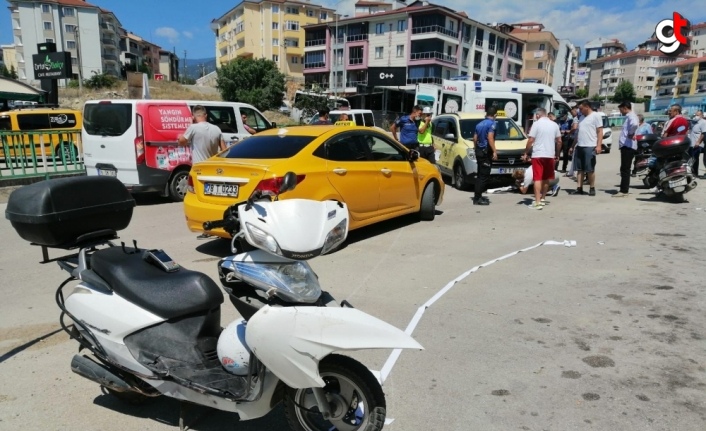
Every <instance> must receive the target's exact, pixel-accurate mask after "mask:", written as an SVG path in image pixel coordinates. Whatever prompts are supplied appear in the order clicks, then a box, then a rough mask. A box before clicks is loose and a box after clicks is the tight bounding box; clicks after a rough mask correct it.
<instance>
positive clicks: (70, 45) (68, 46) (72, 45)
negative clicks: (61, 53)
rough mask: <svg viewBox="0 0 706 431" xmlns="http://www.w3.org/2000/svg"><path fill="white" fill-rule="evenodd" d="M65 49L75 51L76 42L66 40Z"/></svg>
mask: <svg viewBox="0 0 706 431" xmlns="http://www.w3.org/2000/svg"><path fill="white" fill-rule="evenodd" d="M66 49H76V41H74V40H67V41H66Z"/></svg>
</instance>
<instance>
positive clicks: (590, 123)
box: [576, 112, 603, 147]
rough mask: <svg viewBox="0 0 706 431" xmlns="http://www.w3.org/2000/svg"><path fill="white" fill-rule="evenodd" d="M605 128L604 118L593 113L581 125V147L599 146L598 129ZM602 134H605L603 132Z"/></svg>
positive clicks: (579, 144) (579, 143)
mask: <svg viewBox="0 0 706 431" xmlns="http://www.w3.org/2000/svg"><path fill="white" fill-rule="evenodd" d="M599 128H603V117H601V115H600V114H598V113H597V112H591V113H590V114H588V115H587V116H585V117H583V120H581V122H580V123H579V134H578V143H577V144H576V145H578V146H579V147H595V146H596V145H598V129H599ZM601 133H603V132H602V131H601Z"/></svg>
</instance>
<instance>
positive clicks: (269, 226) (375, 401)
mask: <svg viewBox="0 0 706 431" xmlns="http://www.w3.org/2000/svg"><path fill="white" fill-rule="evenodd" d="M91 178H92V179H93V180H91ZM89 181H92V182H89ZM52 182H54V183H52ZM57 182H58V183H57ZM61 182H63V184H62V183H61ZM296 182H297V178H296V175H294V174H293V173H288V174H287V175H286V176H285V177H284V178H283V180H282V184H281V187H280V193H283V192H286V191H289V190H291V189H293V188H294V187H295V186H296ZM43 183H45V185H41V184H42V183H38V184H34V185H31V186H26V187H25V188H23V189H27V188H34V189H35V190H29V191H28V190H25V192H21V191H22V190H23V189H18V191H15V192H14V193H13V196H11V197H10V200H9V202H8V207H7V211H6V217H7V218H8V219H10V220H11V222H12V224H13V226H14V227H15V229H16V231H17V232H18V233H19V234H20V236H22V237H23V238H25V239H27V240H29V241H32V242H33V243H34V244H38V245H43V246H47V247H58V248H78V249H79V251H78V253H77V254H75V255H72V256H67V257H65V258H59V259H58V263H59V265H60V266H61V267H62V268H63V269H64V270H66V271H68V272H69V273H70V274H71V277H70V278H69V279H67V280H66V281H65V282H64V283H62V284H61V286H60V287H59V289H58V290H57V294H56V299H57V304H58V305H59V307H60V308H61V310H62V314H61V319H60V321H61V325H62V327H63V328H64V329H65V330H66V331H67V332H68V333H69V334H70V335H71V337H72V338H74V339H76V340H77V341H78V342H79V343H80V344H81V348H80V349H79V351H80V350H83V349H86V350H88V351H89V352H90V353H91V354H90V355H75V356H74V358H73V360H72V362H71V368H72V370H73V371H74V372H75V373H77V374H79V375H81V376H83V377H86V378H88V379H90V380H92V381H94V382H96V383H98V384H100V385H101V386H102V387H103V388H105V390H107V392H109V393H110V394H112V395H114V396H116V397H118V398H121V399H125V400H127V401H130V402H139V401H141V400H143V399H146V398H148V397H156V396H160V395H166V396H168V397H172V398H176V399H179V400H184V401H188V402H191V403H195V404H201V405H204V406H210V407H214V408H216V409H220V410H225V411H230V412H236V413H238V414H239V416H240V419H241V420H248V419H254V418H259V417H262V416H264V415H265V414H267V413H268V412H269V411H270V410H271V409H272V408H274V407H275V406H276V405H277V404H278V403H279V402H281V401H283V402H284V404H285V413H286V415H287V419H288V421H289V424H290V426H291V427H292V429H293V430H302V431H304V430H305V431H324V430H326V431H330V430H341V431H343V430H365V431H372V430H379V429H382V427H383V425H384V423H385V415H386V407H385V396H384V394H383V391H382V387H381V384H380V382H379V381H378V379H377V378H376V377H375V376H374V375H373V373H372V372H371V371H370V370H368V369H367V368H366V367H365V366H363V365H362V364H361V363H359V362H357V361H356V360H354V359H352V358H350V357H347V356H341V355H338V354H335V353H334V352H339V351H347V350H349V351H350V350H361V349H391V348H401V349H422V346H421V345H420V344H419V343H417V342H416V341H415V340H414V339H412V338H411V337H410V336H408V335H407V334H405V333H404V332H403V331H401V330H399V329H397V328H395V327H393V326H391V325H389V324H387V323H385V322H383V321H381V320H379V319H377V318H374V317H372V316H370V315H368V314H366V313H364V312H362V311H359V310H357V309H355V308H352V307H351V306H350V304H347V303H346V301H344V302H343V303H342V304H341V305H340V306H338V305H336V304H335V302H333V298H332V297H331V296H330V295H329V294H327V293H326V292H322V290H321V287H320V285H319V282H318V279H317V276H316V274H315V273H314V272H313V270H312V269H311V267H310V266H309V265H308V264H307V263H306V262H304V261H303V260H305V259H309V258H312V257H315V256H318V255H321V254H324V253H327V252H329V251H331V250H333V249H334V248H335V247H337V246H338V245H340V244H341V243H342V242H343V241H344V240H345V239H346V237H347V233H348V217H349V215H348V210H347V207H346V205H345V204H342V203H338V202H333V201H326V202H318V201H311V200H303V199H290V200H282V201H280V200H278V199H277V196H263V195H261V194H257V195H254V196H251V197H250V199H248V201H247V203H244V204H241V205H238V206H234V207H231V208H229V210H228V211H227V212H226V214H225V217H224V219H223V220H220V221H216V222H211V223H208V222H207V223H205V224H204V225H205V226H204V227H205V228H207V229H212V228H217V227H220V228H224V229H227V230H229V231H231V232H232V233H234V239H233V251H234V252H235V245H236V243H237V242H238V240H241V242H242V244H243V245H246V244H249V245H250V246H247V245H246V247H245V248H247V251H244V252H242V253H240V254H237V255H235V256H231V257H227V258H225V259H222V260H221V261H220V262H219V275H220V278H221V280H222V281H223V285H224V288H225V289H226V291H227V292H228V293H229V296H230V299H231V301H232V303H233V304H234V305H235V307H236V308H237V309H238V311H239V312H240V314H241V315H242V319H238V320H236V321H235V322H232V323H231V324H229V325H228V326H227V327H226V328H225V329H222V328H221V322H220V306H221V304H222V303H223V294H222V293H221V290H220V289H219V288H218V286H217V285H216V284H215V283H214V282H213V281H212V280H211V279H210V278H208V277H207V276H205V275H204V274H202V273H198V272H194V271H189V270H187V269H185V268H183V267H181V266H179V265H178V264H177V263H175V262H174V261H173V260H172V259H171V258H169V256H168V255H167V254H166V253H164V252H163V251H161V250H147V249H140V248H138V247H137V244H136V243H133V247H126V246H125V244H124V243H123V244H122V245H115V244H114V243H113V242H112V240H114V239H116V238H117V234H116V231H117V230H119V229H123V228H124V227H126V226H127V224H128V223H129V219H130V218H131V216H132V206H134V201H132V205H129V204H127V203H126V202H127V199H128V198H129V195H127V198H124V199H123V198H114V199H110V197H109V196H110V195H111V190H114V191H115V192H114V193H113V196H116V195H119V194H120V193H123V191H122V190H119V189H120V188H122V189H124V186H122V184H120V186H119V187H118V186H117V185H116V183H115V181H113V179H108V178H102V177H83V178H81V177H77V178H73V179H62V180H50V181H45V182H43ZM117 183H118V184H119V182H117ZM42 187H44V189H42ZM77 190H86V191H87V192H86V193H87V194H86V196H79V197H75V198H73V200H72V202H75V207H74V215H76V216H77V217H76V220H74V221H72V222H66V221H65V220H67V218H68V219H70V218H71V216H70V215H69V216H67V214H71V210H65V211H60V209H61V208H59V209H56V208H57V206H59V207H60V206H61V204H60V202H59V201H60V200H61V198H62V196H64V198H66V199H69V200H71V199H70V194H71V193H72V192H71V191H73V193H74V194H76V191H77ZM91 190H94V191H95V190H101V191H102V194H101V193H98V194H97V195H99V196H98V197H91V196H88V193H90V192H91ZM62 192H63V194H62ZM124 193H125V194H126V193H127V192H126V191H125V192H124ZM79 194H80V193H79ZM38 196H39V197H38ZM106 196H108V197H106ZM29 197H33V198H34V201H39V203H38V204H36V205H32V204H28V203H27V202H26V201H28V198H29ZM13 198H14V199H13ZM52 199H53V200H55V201H53V202H49V201H50V200H52ZM100 199H102V200H103V201H102V204H101V203H100V202H98V203H97V202H94V201H96V200H100ZM91 200H93V201H91ZM87 201H88V202H87ZM49 203H51V205H49ZM64 205H71V204H70V203H69V204H66V203H65V204H64ZM79 205H81V206H82V208H89V207H90V208H92V209H91V210H90V211H93V214H92V215H93V217H88V216H87V215H86V213H87V211H84V210H82V209H81V208H78V206H79ZM101 205H102V206H101ZM128 206H129V207H130V208H129V211H127V210H126V207H128ZM97 207H100V208H105V211H104V212H105V214H107V215H105V214H104V216H103V217H99V218H101V219H102V220H103V221H102V222H101V221H95V220H93V219H95V218H96V217H95V211H96V210H95V208H97ZM47 208H55V209H56V212H61V214H62V217H60V218H59V219H56V220H54V219H53V216H52V214H48V213H46V212H43V211H46V209H47ZM90 211H88V212H90ZM33 212H34V214H35V215H34V216H33V215H32V214H33ZM126 213H128V214H127V215H126ZM89 219H90V220H91V221H89ZM126 219H127V220H126ZM52 220H53V221H52ZM57 220H64V222H63V223H64V225H63V226H62V222H60V221H57ZM106 220H107V221H106ZM30 228H32V229H30ZM38 231H39V233H38ZM67 232H69V233H67ZM242 240H244V241H242ZM77 279H78V280H79V281H80V282H79V283H78V284H77V285H76V286H75V287H74V288H73V291H72V292H71V293H70V294H69V295H68V296H67V297H64V294H63V288H64V287H65V286H66V285H67V284H69V283H70V282H71V281H72V280H77ZM65 316H66V317H68V318H70V319H71V320H72V324H67V323H65V322H64V318H65Z"/></svg>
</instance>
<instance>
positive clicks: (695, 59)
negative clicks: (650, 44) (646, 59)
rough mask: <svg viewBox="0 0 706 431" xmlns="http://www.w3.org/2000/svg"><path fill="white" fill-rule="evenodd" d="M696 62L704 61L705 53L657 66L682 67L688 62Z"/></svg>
mask: <svg viewBox="0 0 706 431" xmlns="http://www.w3.org/2000/svg"><path fill="white" fill-rule="evenodd" d="M696 63H706V55H704V56H702V57H692V58H687V59H682V60H679V61H677V62H676V63H669V64H663V65H661V66H658V67H682V66H688V65H690V64H696Z"/></svg>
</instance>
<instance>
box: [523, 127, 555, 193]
mask: <svg viewBox="0 0 706 431" xmlns="http://www.w3.org/2000/svg"><path fill="white" fill-rule="evenodd" d="M549 121H551V120H549ZM535 124H537V123H535ZM532 183H534V173H533V172H532V168H531V167H529V168H527V169H525V179H524V181H523V182H522V187H529V186H530V185H531V184H532Z"/></svg>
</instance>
